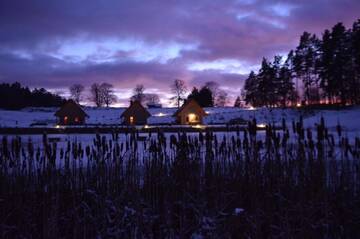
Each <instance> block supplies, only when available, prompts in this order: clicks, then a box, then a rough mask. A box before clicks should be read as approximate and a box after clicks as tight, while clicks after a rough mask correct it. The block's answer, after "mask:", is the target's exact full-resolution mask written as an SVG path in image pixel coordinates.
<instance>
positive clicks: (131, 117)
mask: <svg viewBox="0 0 360 239" xmlns="http://www.w3.org/2000/svg"><path fill="white" fill-rule="evenodd" d="M133 123H134V116H130V124H133Z"/></svg>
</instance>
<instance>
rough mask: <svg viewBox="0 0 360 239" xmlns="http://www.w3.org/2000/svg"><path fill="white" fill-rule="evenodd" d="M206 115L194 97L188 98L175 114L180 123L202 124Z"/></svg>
mask: <svg viewBox="0 0 360 239" xmlns="http://www.w3.org/2000/svg"><path fill="white" fill-rule="evenodd" d="M205 115H206V113H205V111H204V109H203V108H202V107H201V106H200V105H199V104H198V103H197V102H196V100H194V99H189V100H187V101H186V102H185V103H184V104H183V105H182V106H181V107H180V108H179V109H178V110H177V111H176V112H175V114H174V116H175V117H176V122H177V123H178V124H202V123H203V118H204V116H205Z"/></svg>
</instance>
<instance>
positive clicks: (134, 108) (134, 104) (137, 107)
mask: <svg viewBox="0 0 360 239" xmlns="http://www.w3.org/2000/svg"><path fill="white" fill-rule="evenodd" d="M141 111H142V112H143V113H145V116H146V117H150V116H151V114H150V112H149V111H148V110H147V109H146V108H145V107H144V106H142V104H141V103H140V101H138V100H136V101H131V102H130V106H129V107H127V108H126V110H125V111H124V112H123V113H122V114H121V117H125V116H127V115H129V114H132V113H134V112H135V113H141Z"/></svg>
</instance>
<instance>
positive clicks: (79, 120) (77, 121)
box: [55, 100, 89, 125]
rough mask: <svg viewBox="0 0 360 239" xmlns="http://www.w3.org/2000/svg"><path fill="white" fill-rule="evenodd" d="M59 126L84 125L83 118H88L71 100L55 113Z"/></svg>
mask: <svg viewBox="0 0 360 239" xmlns="http://www.w3.org/2000/svg"><path fill="white" fill-rule="evenodd" d="M55 116H56V117H57V118H58V124H60V125H81V124H85V118H86V117H89V116H88V115H87V114H86V113H85V111H84V110H83V109H82V108H81V106H80V105H79V104H77V103H76V102H75V101H73V100H68V101H66V102H65V104H64V105H63V106H62V107H61V108H60V109H59V110H58V111H56V113H55Z"/></svg>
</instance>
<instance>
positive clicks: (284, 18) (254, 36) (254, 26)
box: [0, 0, 360, 97]
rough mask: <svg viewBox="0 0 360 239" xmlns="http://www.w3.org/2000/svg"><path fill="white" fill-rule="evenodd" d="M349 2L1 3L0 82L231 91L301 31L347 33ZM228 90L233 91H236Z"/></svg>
mask: <svg viewBox="0 0 360 239" xmlns="http://www.w3.org/2000/svg"><path fill="white" fill-rule="evenodd" d="M358 12H360V2H359V1H357V0H333V1H327V0H312V1H310V0H301V1H300V0H292V1H290V0H266V1H265V0H230V1H209V0H198V1H190V0H185V1H167V0H149V1H141V2H139V1H131V0H123V1H118V0H109V1H105V2H104V1H89V0H86V1H85V0H79V1H73V0H64V1H46V0H32V1H21V0H12V1H1V2H0V81H1V82H5V81H6V82H14V81H20V82H21V83H23V84H25V85H28V86H30V87H40V86H41V87H49V88H52V89H65V88H67V87H68V86H69V85H70V84H72V83H73V82H81V83H83V84H84V85H86V86H89V85H90V84H91V83H93V82H103V81H106V82H109V83H112V84H114V85H115V86H116V87H117V89H118V90H121V91H124V90H130V89H131V88H132V87H133V86H134V85H135V84H137V83H142V84H144V85H145V87H147V88H149V89H150V88H151V89H157V90H158V92H159V93H161V94H162V95H166V93H168V92H169V85H170V83H171V81H172V80H173V79H175V78H181V79H184V80H186V81H187V83H188V84H189V88H190V87H191V86H192V85H197V86H199V85H201V84H203V83H204V82H206V81H209V80H213V81H217V82H218V83H219V84H220V85H222V86H223V87H224V88H226V87H228V88H229V89H235V90H232V92H230V93H231V94H232V96H233V97H234V96H235V95H236V94H240V88H241V86H242V84H243V80H244V78H245V76H246V74H247V73H248V72H249V71H250V70H251V69H253V68H254V67H255V68H256V66H257V64H259V62H260V60H261V58H262V57H263V56H265V57H272V56H273V55H275V54H279V53H286V52H288V51H289V50H290V49H291V48H294V47H295V46H296V44H297V42H298V39H299V36H300V35H301V33H302V32H303V31H309V32H313V33H316V34H318V35H321V33H322V31H323V30H324V29H325V28H330V27H332V26H333V25H334V24H336V23H337V22H339V21H342V22H344V24H345V25H346V26H348V27H350V25H351V23H352V22H354V21H355V20H356V19H357V18H358V17H359V16H358ZM236 91H239V92H238V93H236Z"/></svg>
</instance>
